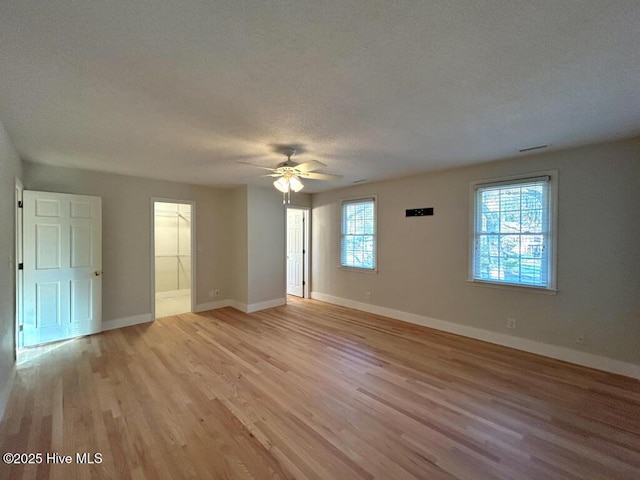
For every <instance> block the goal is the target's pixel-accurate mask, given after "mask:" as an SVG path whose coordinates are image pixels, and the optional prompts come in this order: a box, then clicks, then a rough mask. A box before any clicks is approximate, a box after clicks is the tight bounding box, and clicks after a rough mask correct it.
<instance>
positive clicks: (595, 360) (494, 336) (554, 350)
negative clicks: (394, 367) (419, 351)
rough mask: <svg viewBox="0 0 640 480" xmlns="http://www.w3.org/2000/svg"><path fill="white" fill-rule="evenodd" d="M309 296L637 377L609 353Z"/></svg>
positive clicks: (636, 368) (638, 371)
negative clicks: (578, 348) (575, 348)
mask: <svg viewBox="0 0 640 480" xmlns="http://www.w3.org/2000/svg"><path fill="white" fill-rule="evenodd" d="M311 298H314V299H316V300H320V301H322V302H327V303H333V304H335V305H340V306H343V307H348V308H354V309H356V310H362V311H364V312H369V313H373V314H376V315H383V316H385V317H390V318H394V319H396V320H402V321H403V322H408V323H413V324H416V325H422V326H425V327H429V328H434V329H436V330H442V331H443V332H448V333H454V334H456V335H461V336H463V337H470V338H474V339H476V340H482V341H484V342H489V343H495V344H496V345H502V346H505V347H510V348H515V349H517V350H522V351H525V352H529V353H535V354H537V355H542V356H545V357H550V358H555V359H557V360H562V361H564V362H569V363H573V364H576V365H581V366H583V367H589V368H595V369H597V370H604V371H606V372H611V373H617V374H619V375H625V376H627V377H632V378H637V379H640V365H637V364H635V363H627V362H623V361H620V360H615V359H613V358H609V357H603V356H600V355H594V354H591V353H585V352H580V351H577V350H573V349H570V348H566V347H559V346H557V345H550V344H548V343H542V342H537V341H535V340H529V339H526V338H521V337H514V336H512V335H507V334H504V333H499V332H492V331H490V330H485V329H482V328H476V327H470V326H467V325H461V324H458V323H454V322H448V321H445V320H437V319H435V318H429V317H425V316H422V315H417V314H415V313H408V312H403V311H400V310H394V309H391V308H386V307H379V306H377V305H371V304H369V303H361V302H356V301H355V300H349V299H346V298H341V297H334V296H332V295H326V294H324V293H320V292H311Z"/></svg>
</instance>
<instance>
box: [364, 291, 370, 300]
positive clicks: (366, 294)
mask: <svg viewBox="0 0 640 480" xmlns="http://www.w3.org/2000/svg"><path fill="white" fill-rule="evenodd" d="M365 297H367V300H371V292H367V293H365Z"/></svg>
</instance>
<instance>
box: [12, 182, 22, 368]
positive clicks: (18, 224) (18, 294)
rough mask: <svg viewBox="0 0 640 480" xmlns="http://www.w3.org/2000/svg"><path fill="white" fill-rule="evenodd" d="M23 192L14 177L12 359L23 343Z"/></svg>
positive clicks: (20, 184) (15, 357)
mask: <svg viewBox="0 0 640 480" xmlns="http://www.w3.org/2000/svg"><path fill="white" fill-rule="evenodd" d="M23 192H24V185H23V184H22V182H21V181H20V180H19V179H17V178H16V186H15V199H14V200H15V207H14V208H15V219H14V220H15V256H14V262H13V268H14V269H15V275H16V284H15V312H16V322H15V335H14V339H13V342H14V343H13V347H14V348H13V355H14V360H17V358H18V350H20V349H21V348H22V346H23V345H24V337H23V335H24V334H23V332H22V330H21V328H22V324H23V319H22V296H23V288H24V287H23V284H22V277H23V270H20V264H21V263H22V260H23V259H22V255H23V245H22V236H23V231H22V221H23V220H22V212H23V210H22V202H23V197H24V195H23Z"/></svg>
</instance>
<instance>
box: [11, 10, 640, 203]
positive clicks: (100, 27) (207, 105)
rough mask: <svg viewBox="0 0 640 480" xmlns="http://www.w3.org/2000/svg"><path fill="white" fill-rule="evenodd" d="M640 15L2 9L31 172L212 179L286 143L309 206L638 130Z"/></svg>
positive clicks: (271, 161)
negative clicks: (320, 177)
mask: <svg viewBox="0 0 640 480" xmlns="http://www.w3.org/2000/svg"><path fill="white" fill-rule="evenodd" d="M639 26H640V2H639V1H638V0H632V1H614V0H606V1H603V0H580V1H572V0H562V1H558V0H550V1H549V0H547V1H545V0H537V1H530V0H526V1H515V0H505V1H487V2H475V1H470V0H469V1H453V0H441V1H434V0H428V1H421V2H418V1H411V2H409V1H394V2H391V1H366V2H365V1H362V0H358V1H344V0H333V1H308V2H303V1H299V0H298V1H272V2H245V1H239V0H232V1H215V2H213V1H210V0H200V1H188V0H176V1H172V0H164V1H149V0H145V1H142V0H110V1H108V2H106V1H105V2H98V1H95V2H94V1H87V2H81V1H76V0H35V1H26V0H2V1H1V2H0V72H1V73H0V118H1V119H2V121H3V122H4V123H5V125H6V127H7V129H8V131H9V133H10V135H11V137H12V139H13V140H14V142H15V144H16V147H17V148H18V151H19V152H20V154H21V156H22V157H23V158H24V159H26V160H30V161H34V162H40V163H47V164H54V165H62V166H73V167H82V168H88V169H93V170H104V171H111V172H119V173H125V174H133V175H140V176H146V177H152V178H165V179H171V180H179V181H185V182H191V183H203V184H209V185H233V184H242V183H256V182H258V183H264V184H267V182H268V181H269V179H264V178H263V179H257V178H256V177H257V176H258V175H260V174H261V173H263V171H261V170H260V169H258V168H254V167H251V166H247V165H243V164H240V163H238V161H239V160H241V161H249V162H253V163H256V164H260V165H265V166H274V165H275V164H277V163H278V162H280V161H282V160H284V157H283V156H281V155H280V154H276V153H273V146H274V145H278V144H288V143H295V144H299V145H302V146H304V149H305V150H306V152H305V153H303V154H302V155H299V156H298V157H297V158H296V160H297V161H300V162H302V161H306V160H311V159H317V160H320V161H322V162H324V163H326V164H327V167H326V168H325V169H324V170H323V171H324V172H326V173H334V174H340V175H343V178H342V179H341V180H339V181H334V182H326V183H323V182H317V181H305V184H306V185H307V189H306V190H305V191H308V192H314V191H320V190H326V189H329V188H336V187H339V186H343V185H349V184H351V183H352V182H353V181H356V180H361V179H369V180H377V179H383V178H390V177H396V176H402V175H409V174H412V173H416V172H424V171H428V170H432V169H439V168H443V167H449V166H456V165H465V164H470V163H473V162H482V161H488V160H494V159H500V158H506V157H512V156H515V155H518V149H520V148H525V147H530V146H535V145H539V144H551V147H550V149H559V148H566V147H572V146H577V145H583V144H587V143H595V142H599V141H604V140H609V139H615V138H624V137H631V136H636V135H639V134H640V27H639Z"/></svg>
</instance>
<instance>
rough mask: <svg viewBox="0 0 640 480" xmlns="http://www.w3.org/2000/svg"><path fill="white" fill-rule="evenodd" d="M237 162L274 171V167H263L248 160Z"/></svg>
mask: <svg viewBox="0 0 640 480" xmlns="http://www.w3.org/2000/svg"><path fill="white" fill-rule="evenodd" d="M237 163H241V164H243V165H251V166H252V167H256V168H262V169H263V170H269V171H271V172H275V171H276V169H275V168H270V167H264V166H262V165H256V164H255V163H249V162H242V161H240V160H238V161H237Z"/></svg>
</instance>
